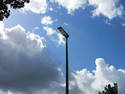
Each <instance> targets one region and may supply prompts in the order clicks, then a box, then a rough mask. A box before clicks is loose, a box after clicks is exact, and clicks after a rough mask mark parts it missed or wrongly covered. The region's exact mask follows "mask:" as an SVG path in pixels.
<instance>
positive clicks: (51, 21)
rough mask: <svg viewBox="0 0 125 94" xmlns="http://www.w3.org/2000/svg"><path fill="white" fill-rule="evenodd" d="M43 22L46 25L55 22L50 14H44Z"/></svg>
mask: <svg viewBox="0 0 125 94" xmlns="http://www.w3.org/2000/svg"><path fill="white" fill-rule="evenodd" d="M41 23H42V24H44V25H49V24H52V23H53V20H52V18H51V17H50V16H44V17H43V18H42V20H41Z"/></svg>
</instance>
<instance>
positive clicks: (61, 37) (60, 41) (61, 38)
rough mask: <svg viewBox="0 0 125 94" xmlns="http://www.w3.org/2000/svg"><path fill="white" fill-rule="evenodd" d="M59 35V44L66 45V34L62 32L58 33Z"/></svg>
mask: <svg viewBox="0 0 125 94" xmlns="http://www.w3.org/2000/svg"><path fill="white" fill-rule="evenodd" d="M57 36H58V44H59V45H64V44H65V41H64V36H63V35H62V34H60V33H58V34H57Z"/></svg>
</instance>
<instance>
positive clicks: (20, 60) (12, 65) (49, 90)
mask: <svg viewBox="0 0 125 94" xmlns="http://www.w3.org/2000/svg"><path fill="white" fill-rule="evenodd" d="M3 32H4V34H3ZM3 36H6V38H3ZM0 45H1V46H0V93H1V94H29V93H30V94H41V93H43V94H65V76H64V74H63V72H62V69H61V68H60V66H59V64H58V63H56V62H53V61H52V60H51V58H50V57H51V56H50V54H48V53H47V49H46V45H45V39H44V38H43V37H40V36H39V35H36V34H34V33H29V32H26V30H25V29H24V28H23V27H22V26H21V25H17V26H15V27H13V28H5V27H4V24H3V23H2V22H0ZM95 64H96V68H95V69H94V70H93V71H89V70H87V69H82V70H79V71H73V70H72V71H70V75H69V76H70V84H69V85H70V92H71V93H72V94H91V93H93V94H97V93H98V91H100V90H102V89H103V88H104V87H105V85H107V84H109V83H111V84H112V83H114V82H117V83H118V86H119V93H120V94H124V92H125V90H124V87H125V81H124V79H125V70H124V69H116V68H115V67H114V66H113V65H108V64H106V62H105V61H104V59H102V58H97V59H96V61H95Z"/></svg>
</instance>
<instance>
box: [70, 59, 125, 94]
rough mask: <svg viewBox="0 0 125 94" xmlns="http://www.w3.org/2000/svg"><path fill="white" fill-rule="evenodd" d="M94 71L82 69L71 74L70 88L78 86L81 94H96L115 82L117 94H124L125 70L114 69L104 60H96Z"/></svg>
mask: <svg viewBox="0 0 125 94" xmlns="http://www.w3.org/2000/svg"><path fill="white" fill-rule="evenodd" d="M95 64H96V69H95V70H93V72H90V71H88V70H87V69H83V70H80V71H76V72H74V73H72V78H73V79H72V80H71V81H72V83H73V84H71V87H73V86H78V88H79V89H80V90H81V91H82V92H83V94H91V92H93V94H97V93H98V91H100V90H102V89H103V88H104V87H105V86H106V85H107V84H109V83H110V84H113V83H114V82H117V83H118V85H119V94H124V92H125V90H124V84H125V82H124V79H125V70H121V69H116V68H115V67H114V66H112V65H111V66H109V65H108V64H106V63H105V61H104V59H102V58H98V59H96V61H95Z"/></svg>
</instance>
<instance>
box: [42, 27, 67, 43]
mask: <svg viewBox="0 0 125 94" xmlns="http://www.w3.org/2000/svg"><path fill="white" fill-rule="evenodd" d="M43 29H44V30H45V31H46V35H48V36H52V35H56V36H57V38H56V39H55V38H54V39H52V40H53V41H55V42H57V43H58V44H59V45H64V44H65V40H64V37H63V35H62V34H60V33H57V32H56V30H54V29H53V28H51V27H48V26H43Z"/></svg>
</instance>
